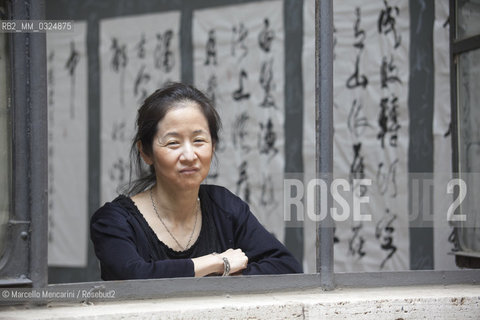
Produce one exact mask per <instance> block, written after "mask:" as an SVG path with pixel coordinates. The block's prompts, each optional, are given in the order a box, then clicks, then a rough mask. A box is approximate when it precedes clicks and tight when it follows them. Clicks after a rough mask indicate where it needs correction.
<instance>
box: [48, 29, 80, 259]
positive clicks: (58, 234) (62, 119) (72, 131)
mask: <svg viewBox="0 0 480 320" xmlns="http://www.w3.org/2000/svg"><path fill="white" fill-rule="evenodd" d="M86 34H87V26H86V23H85V22H75V27H74V31H73V32H68V33H47V88H48V89H47V90H48V264H49V265H51V266H68V267H84V266H86V264H87V244H88V239H87V235H88V228H87V226H88V211H87V210H88V209H87V204H88V195H87V185H88V184H87V179H88V173H87V167H88V148H87V136H88V131H87V130H88V121H87V119H88V117H87V114H88V112H87V111H88V92H87V66H88V61H87V45H86Z"/></svg>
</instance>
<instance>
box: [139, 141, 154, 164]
mask: <svg viewBox="0 0 480 320" xmlns="http://www.w3.org/2000/svg"><path fill="white" fill-rule="evenodd" d="M137 149H138V152H140V156H141V157H142V159H143V161H144V162H145V163H146V164H147V165H149V166H151V165H152V164H153V161H152V160H151V159H150V157H149V156H147V155H146V154H145V152H143V146H142V142H141V141H137Z"/></svg>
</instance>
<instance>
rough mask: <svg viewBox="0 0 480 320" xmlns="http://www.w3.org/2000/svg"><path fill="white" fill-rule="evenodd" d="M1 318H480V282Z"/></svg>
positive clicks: (91, 307) (177, 301)
mask: <svg viewBox="0 0 480 320" xmlns="http://www.w3.org/2000/svg"><path fill="white" fill-rule="evenodd" d="M0 318H1V319H98V318H102V319H103V318H107V319H136V320H140V319H245V318H248V319H294V318H299V319H319V318H328V319H383V318H388V319H418V318H425V319H480V286H478V285H450V286H408V287H385V288H348V289H347V288H343V289H342V288H339V289H335V290H334V291H328V292H325V291H322V290H320V289H314V290H304V291H288V292H274V293H269V294H244V295H221V296H204V297H191V298H185V297H183V298H168V299H152V300H128V301H111V302H97V303H93V304H92V303H90V304H78V303H77V304H63V305H62V304H59V303H55V304H50V305H47V306H41V307H38V306H33V305H30V306H9V307H2V308H1V309H0Z"/></svg>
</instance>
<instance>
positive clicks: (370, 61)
mask: <svg viewBox="0 0 480 320" xmlns="http://www.w3.org/2000/svg"><path fill="white" fill-rule="evenodd" d="M304 6H306V8H305V10H304V14H305V19H304V21H305V27H304V30H305V31H304V34H305V36H304V37H305V38H304V46H305V47H304V57H303V59H304V77H305V78H304V79H305V80H304V95H305V96H304V101H305V110H304V117H305V118H304V123H305V125H304V130H305V132H304V137H305V144H304V148H303V150H304V159H305V168H306V169H305V170H306V173H307V172H310V174H306V176H307V177H308V176H309V175H311V172H313V171H314V170H313V168H314V153H313V152H310V153H309V151H308V150H314V146H313V145H312V144H313V143H314V139H312V137H314V136H315V132H314V131H312V130H313V129H314V125H313V122H312V121H313V120H312V119H314V117H313V115H314V101H315V100H314V98H315V91H314V88H315V82H314V77H312V75H313V73H312V72H311V71H307V72H305V70H306V69H311V67H310V66H311V65H313V64H314V50H312V49H311V48H312V46H313V44H314V30H315V29H314V25H311V23H312V22H314V19H313V15H314V12H315V7H314V1H305V2H304ZM307 23H308V24H309V25H307ZM334 29H335V30H334V106H333V108H334V155H333V157H334V168H333V177H334V178H335V179H336V178H340V179H344V180H346V181H348V184H349V189H350V191H351V193H350V194H351V195H352V197H355V198H356V199H357V200H358V199H363V198H364V197H368V203H363V204H362V205H361V206H360V208H361V209H360V212H359V213H360V214H361V215H362V217H357V218H354V217H353V215H354V213H353V212H352V211H353V209H354V208H353V207H352V206H350V208H351V209H352V211H351V212H350V215H349V216H348V219H346V220H343V219H342V220H340V219H337V221H336V231H335V270H336V271H339V272H342V271H348V272H354V271H380V270H407V269H408V268H409V234H408V226H409V222H408V214H409V212H408V192H407V191H408V190H407V183H408V181H407V173H408V169H407V159H408V143H409V135H408V132H409V130H408V125H409V117H408V107H407V97H408V78H409V61H408V57H409V42H410V41H409V8H408V2H406V1H388V2H387V1H376V2H367V3H365V2H363V1H354V0H351V1H338V2H335V3H334ZM362 179H369V180H371V185H368V184H367V185H365V184H362V182H361V181H360V180H362ZM352 201H353V200H351V201H350V204H351V203H352ZM337 204H338V203H337ZM337 209H338V210H342V208H341V207H340V208H337ZM309 228H310V231H308V230H309ZM305 234H306V239H305V240H306V250H308V251H307V252H305V256H306V257H310V258H307V266H308V269H309V270H312V271H313V270H314V267H315V266H314V265H312V264H313V260H312V259H311V256H312V255H313V256H314V252H310V251H311V250H314V245H313V241H314V239H315V237H313V238H312V235H313V236H315V233H314V232H313V231H312V230H311V226H309V227H307V232H306V233H305Z"/></svg>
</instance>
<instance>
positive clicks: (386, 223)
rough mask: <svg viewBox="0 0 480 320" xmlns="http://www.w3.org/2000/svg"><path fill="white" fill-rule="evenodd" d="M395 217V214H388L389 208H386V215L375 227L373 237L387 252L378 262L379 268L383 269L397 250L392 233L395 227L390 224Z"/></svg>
mask: <svg viewBox="0 0 480 320" xmlns="http://www.w3.org/2000/svg"><path fill="white" fill-rule="evenodd" d="M396 218H397V215H395V214H394V215H390V210H389V209H386V215H385V216H384V217H383V218H382V219H381V220H380V221H379V222H378V223H377V225H376V227H375V238H377V239H378V240H379V241H380V248H381V249H382V250H384V251H387V252H388V255H387V256H386V257H385V259H383V261H382V262H381V264H380V269H383V267H384V266H385V263H386V262H387V261H388V260H389V259H391V258H392V256H393V255H394V254H395V252H396V251H397V247H396V246H394V245H393V233H394V232H395V228H394V227H393V225H392V224H393V221H395V219H396Z"/></svg>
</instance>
